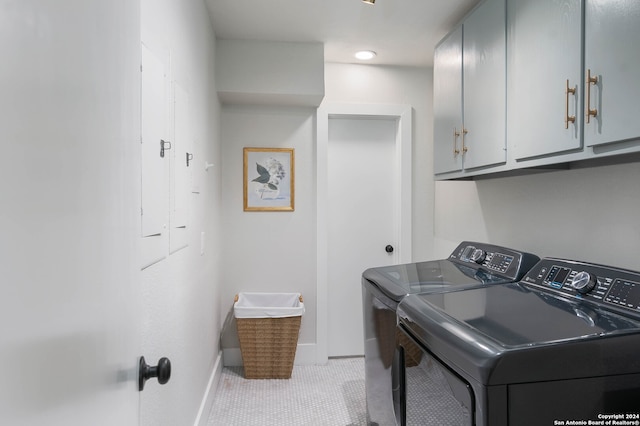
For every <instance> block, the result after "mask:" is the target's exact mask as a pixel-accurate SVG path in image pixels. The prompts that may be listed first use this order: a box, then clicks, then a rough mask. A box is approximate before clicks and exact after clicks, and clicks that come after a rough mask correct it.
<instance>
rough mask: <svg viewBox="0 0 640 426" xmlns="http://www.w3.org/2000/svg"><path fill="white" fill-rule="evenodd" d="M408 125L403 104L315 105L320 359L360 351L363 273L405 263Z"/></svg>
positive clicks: (408, 201) (408, 208)
mask: <svg viewBox="0 0 640 426" xmlns="http://www.w3.org/2000/svg"><path fill="white" fill-rule="evenodd" d="M411 129H412V127H411V107H408V106H395V105H351V104H329V105H323V106H322V107H321V108H320V109H319V110H318V146H317V148H318V153H317V154H318V155H317V158H318V182H317V184H318V228H317V229H318V277H317V279H318V294H317V300H318V323H317V324H318V335H317V343H318V346H317V349H318V362H320V363H324V362H326V360H327V358H328V357H329V356H350V355H362V354H363V353H364V352H363V349H362V348H363V337H362V296H361V284H360V279H361V274H362V271H364V269H366V268H367V267H372V266H382V264H390V263H406V262H410V261H411V140H412V138H411ZM382 182H384V184H382ZM369 183H371V184H369ZM365 219H366V220H365ZM355 224H357V226H356V225H355ZM387 245H390V246H392V247H393V252H391V253H388V252H387V251H386V248H387V247H386V246H387Z"/></svg>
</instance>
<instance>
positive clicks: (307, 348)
mask: <svg viewBox="0 0 640 426" xmlns="http://www.w3.org/2000/svg"><path fill="white" fill-rule="evenodd" d="M222 358H223V360H224V366H225V367H241V366H242V353H241V352H240V348H226V349H223V350H222ZM317 361H318V355H317V353H316V344H315V343H302V344H300V343H299V344H298V347H297V348H296V357H295V360H294V361H293V364H294V365H316V364H317V363H318V362H317Z"/></svg>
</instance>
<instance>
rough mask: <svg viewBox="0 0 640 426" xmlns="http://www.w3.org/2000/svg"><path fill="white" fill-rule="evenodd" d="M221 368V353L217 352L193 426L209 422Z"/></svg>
mask: <svg viewBox="0 0 640 426" xmlns="http://www.w3.org/2000/svg"><path fill="white" fill-rule="evenodd" d="M222 367H223V363H222V352H219V353H218V356H217V358H216V362H215V363H214V365H213V369H212V370H211V375H210V376H209V382H208V383H207V388H206V389H205V391H204V396H203V397H202V402H201V403H200V409H199V410H198V415H197V416H196V421H195V422H194V423H193V426H207V423H208V422H209V413H210V412H211V406H212V405H213V400H214V399H215V396H216V390H217V389H218V382H219V381H220V376H221V375H222Z"/></svg>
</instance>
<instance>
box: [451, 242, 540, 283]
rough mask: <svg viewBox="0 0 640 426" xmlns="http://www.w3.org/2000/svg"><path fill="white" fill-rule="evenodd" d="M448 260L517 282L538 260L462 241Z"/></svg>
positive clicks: (483, 244)
mask: <svg viewBox="0 0 640 426" xmlns="http://www.w3.org/2000/svg"><path fill="white" fill-rule="evenodd" d="M449 260H451V261H452V262H455V263H460V264H464V265H467V266H471V267H473V268H475V269H481V270H483V271H486V272H489V273H491V274H495V275H500V276H503V277H507V278H510V279H512V280H514V281H517V280H520V279H521V278H522V277H523V276H524V274H526V273H527V272H528V271H529V269H530V268H531V267H533V265H535V264H536V263H537V262H538V261H539V260H540V258H539V257H538V256H535V255H533V254H530V253H524V252H520V251H517V250H513V249H509V248H506V247H500V246H495V245H492V244H486V243H476V242H469V241H464V242H462V243H460V245H459V246H458V247H457V248H456V249H455V250H454V251H453V252H452V253H451V255H450V256H449Z"/></svg>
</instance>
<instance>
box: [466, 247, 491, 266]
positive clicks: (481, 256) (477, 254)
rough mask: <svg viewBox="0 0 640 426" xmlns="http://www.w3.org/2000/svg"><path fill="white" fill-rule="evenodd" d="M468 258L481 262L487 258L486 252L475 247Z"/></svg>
mask: <svg viewBox="0 0 640 426" xmlns="http://www.w3.org/2000/svg"><path fill="white" fill-rule="evenodd" d="M469 258H470V259H471V260H472V261H473V262H476V263H479V264H481V263H482V262H484V260H485V259H486V258H487V253H486V252H485V251H484V250H482V249H475V250H474V251H473V253H471V256H470V257H469Z"/></svg>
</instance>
